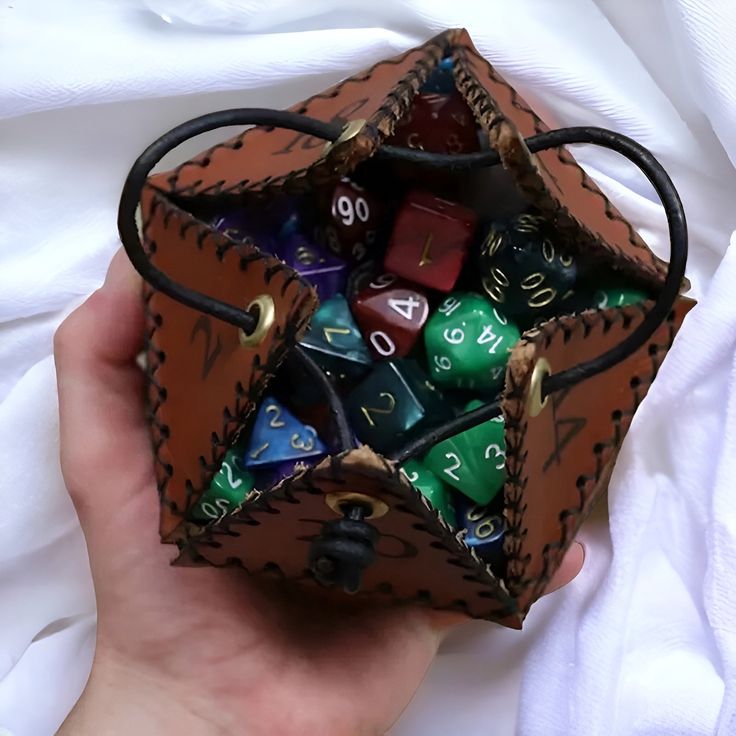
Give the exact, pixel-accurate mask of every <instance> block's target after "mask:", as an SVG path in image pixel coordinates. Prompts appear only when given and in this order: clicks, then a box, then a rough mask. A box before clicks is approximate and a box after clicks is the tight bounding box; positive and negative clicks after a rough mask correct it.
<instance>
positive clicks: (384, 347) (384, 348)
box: [368, 330, 396, 356]
mask: <svg viewBox="0 0 736 736" xmlns="http://www.w3.org/2000/svg"><path fill="white" fill-rule="evenodd" d="M368 339H369V340H370V341H371V345H373V347H374V348H375V349H376V352H378V353H380V354H381V355H384V356H388V355H393V354H394V353H395V352H396V345H395V343H394V341H393V340H392V339H391V338H390V337H389V336H388V335H387V334H386V333H385V332H382V331H381V330H376V331H375V332H371V336H370V337H369V338H368Z"/></svg>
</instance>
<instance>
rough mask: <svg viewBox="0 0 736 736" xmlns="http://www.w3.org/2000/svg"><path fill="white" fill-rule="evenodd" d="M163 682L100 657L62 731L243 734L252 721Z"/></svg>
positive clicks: (101, 735) (111, 735)
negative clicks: (104, 660) (101, 659)
mask: <svg viewBox="0 0 736 736" xmlns="http://www.w3.org/2000/svg"><path fill="white" fill-rule="evenodd" d="M205 692H206V688H203V691H202V692H200V693H197V692H192V691H189V690H188V689H186V688H182V687H181V686H180V685H179V684H178V683H171V684H168V683H162V682H161V681H159V680H158V679H157V678H155V677H152V676H149V675H147V674H146V673H145V672H141V671H140V670H132V669H131V668H129V667H127V666H126V665H125V664H123V663H121V662H116V661H106V662H99V661H97V660H96V661H95V664H94V666H93V668H92V672H91V674H90V678H89V681H88V682H87V685H86V687H85V689H84V692H83V693H82V695H81V697H80V698H79V701H78V702H77V704H76V705H75V706H74V708H73V709H72V711H71V713H70V714H69V716H68V717H67V718H66V720H65V721H64V723H63V724H62V726H61V728H60V729H59V731H58V732H57V736H118V734H120V736H123V735H125V736H129V734H131V733H134V734H140V736H157V735H158V734H168V733H186V734H187V736H210V735H211V734H217V735H218V736H224V735H226V734H231V733H232V734H235V733H237V734H242V735H243V736H248V734H249V733H250V730H249V729H248V728H247V723H246V722H245V721H244V720H242V719H241V718H240V714H234V713H232V712H230V711H229V709H227V708H222V704H218V703H216V702H212V701H211V700H210V699H209V698H207V697H206V696H205V695H204V693H205Z"/></svg>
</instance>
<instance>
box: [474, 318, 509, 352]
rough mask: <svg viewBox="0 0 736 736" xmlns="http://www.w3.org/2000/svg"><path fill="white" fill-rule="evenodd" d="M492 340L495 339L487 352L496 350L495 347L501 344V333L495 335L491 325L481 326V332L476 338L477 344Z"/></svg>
mask: <svg viewBox="0 0 736 736" xmlns="http://www.w3.org/2000/svg"><path fill="white" fill-rule="evenodd" d="M492 340H495V341H496V342H494V343H493V345H491V346H489V348H488V352H489V353H495V352H496V348H497V347H498V346H499V345H500V344H501V340H503V335H496V333H495V332H494V331H493V325H485V326H484V327H483V332H481V333H480V337H479V338H478V345H485V344H486V343H489V342H491V341H492Z"/></svg>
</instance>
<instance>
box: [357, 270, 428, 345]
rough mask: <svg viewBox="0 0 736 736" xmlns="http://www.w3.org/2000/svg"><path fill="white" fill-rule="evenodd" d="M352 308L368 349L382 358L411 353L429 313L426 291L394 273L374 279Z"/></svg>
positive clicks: (359, 295) (359, 294)
mask: <svg viewBox="0 0 736 736" xmlns="http://www.w3.org/2000/svg"><path fill="white" fill-rule="evenodd" d="M350 309H351V311H352V313H353V316H354V317H355V321H356V322H357V323H358V325H359V327H360V329H361V332H362V333H363V337H364V338H365V342H366V344H367V345H368V349H369V350H370V351H371V353H372V354H373V355H374V357H376V358H378V359H379V360H380V359H382V358H384V359H385V358H397V357H404V356H406V355H408V354H409V353H410V352H411V349H412V348H413V347H414V343H415V342H416V341H417V338H418V337H419V335H421V333H422V329H423V328H424V324H425V322H426V321H427V315H428V314H429V304H428V302H427V297H426V296H425V295H424V293H423V292H422V291H421V290H420V289H418V288H417V287H416V286H414V284H410V283H407V282H406V281H402V280H401V279H398V278H397V277H396V276H395V275H394V274H392V273H384V274H382V275H380V276H378V277H377V278H375V279H374V280H373V281H371V283H370V284H369V285H368V286H367V287H366V288H365V289H363V290H362V291H360V292H359V293H358V294H357V295H356V297H355V298H354V299H353V301H352V303H351V305H350Z"/></svg>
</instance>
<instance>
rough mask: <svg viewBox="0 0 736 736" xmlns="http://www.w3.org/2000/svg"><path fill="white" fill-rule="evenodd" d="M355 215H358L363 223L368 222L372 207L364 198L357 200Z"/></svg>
mask: <svg viewBox="0 0 736 736" xmlns="http://www.w3.org/2000/svg"><path fill="white" fill-rule="evenodd" d="M355 214H356V215H358V219H359V220H360V221H361V222H368V218H369V217H370V216H371V210H370V207H368V202H366V201H365V200H364V199H363V197H358V199H356V200H355Z"/></svg>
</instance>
